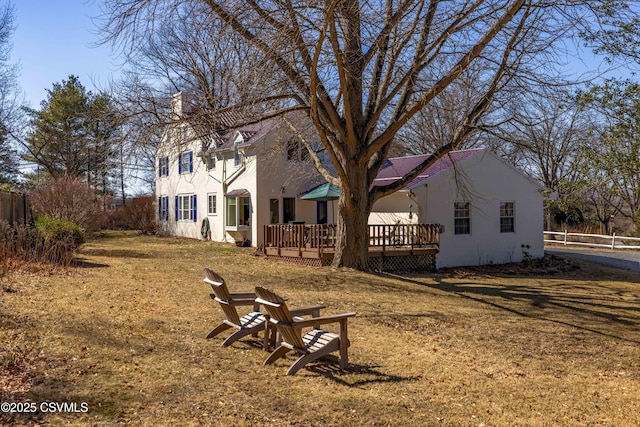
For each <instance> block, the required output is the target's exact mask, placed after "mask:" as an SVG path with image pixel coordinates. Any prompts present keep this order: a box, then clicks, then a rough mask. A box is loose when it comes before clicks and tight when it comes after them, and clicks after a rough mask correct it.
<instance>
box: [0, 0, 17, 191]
mask: <svg viewBox="0 0 640 427" xmlns="http://www.w3.org/2000/svg"><path fill="white" fill-rule="evenodd" d="M14 29H15V13H14V9H13V6H12V5H11V4H8V3H7V4H4V5H3V6H2V7H1V8H0V183H3V182H9V183H15V182H16V181H17V178H18V174H19V170H18V155H17V152H16V149H15V147H14V146H13V144H12V135H13V134H14V133H15V132H16V127H17V125H18V122H19V120H20V106H21V104H22V98H21V95H20V90H19V88H18V85H17V73H18V66H17V65H13V64H10V63H9V57H10V53H11V36H12V35H13V31H14Z"/></svg>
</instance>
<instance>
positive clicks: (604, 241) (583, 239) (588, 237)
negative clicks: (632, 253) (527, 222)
mask: <svg viewBox="0 0 640 427" xmlns="http://www.w3.org/2000/svg"><path fill="white" fill-rule="evenodd" d="M547 236H561V238H559V239H558V238H552V239H547ZM544 237H545V238H544V242H545V243H556V244H561V245H578V246H591V247H599V248H609V249H640V238H637V237H625V236H616V233H613V235H611V236H608V235H606V234H581V233H569V232H567V230H565V231H545V232H544ZM625 241H630V242H631V243H625Z"/></svg>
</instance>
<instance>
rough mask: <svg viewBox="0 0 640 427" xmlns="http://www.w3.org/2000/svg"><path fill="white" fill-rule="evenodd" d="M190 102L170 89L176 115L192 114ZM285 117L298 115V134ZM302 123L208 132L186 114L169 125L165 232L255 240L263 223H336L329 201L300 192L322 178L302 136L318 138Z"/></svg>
mask: <svg viewBox="0 0 640 427" xmlns="http://www.w3.org/2000/svg"><path fill="white" fill-rule="evenodd" d="M185 102H186V100H185V97H184V96H183V95H182V94H180V93H179V94H176V95H174V96H173V99H172V108H173V113H174V114H175V115H176V116H179V117H186V116H188V115H189V110H188V109H187V108H184V109H183V105H185ZM287 120H288V121H289V122H290V123H291V122H296V121H298V123H296V125H297V126H296V128H297V131H298V132H299V134H298V135H297V136H293V132H292V131H291V128H290V126H289V125H288V124H287ZM300 129H302V126H301V125H300V116H296V115H293V116H289V117H287V118H286V120H285V119H284V118H281V117H280V118H272V119H266V120H262V121H259V122H257V123H255V124H250V125H246V126H241V127H239V128H236V129H233V130H224V131H218V132H216V131H214V130H211V131H210V133H209V134H207V135H202V134H198V133H197V132H196V131H195V130H194V129H193V127H191V126H190V125H189V124H188V121H180V122H178V124H176V125H174V126H170V127H168V128H167V130H166V131H165V133H164V135H163V137H162V140H161V144H160V147H159V149H158V151H157V154H156V158H157V161H156V164H157V173H156V200H157V201H158V202H157V203H158V225H159V229H160V231H161V232H163V233H165V234H170V235H176V236H183V237H191V238H202V237H205V238H207V239H211V240H215V241H220V242H244V243H245V244H247V245H253V246H256V243H257V242H260V241H261V239H262V233H263V228H262V226H263V225H264V224H270V223H287V222H290V221H304V222H307V223H316V222H325V223H326V222H327V221H329V222H331V220H330V219H329V218H328V215H327V213H328V211H329V209H330V206H328V205H327V202H310V201H303V200H300V198H299V197H298V196H299V195H300V194H301V193H304V192H305V191H308V190H310V189H312V188H313V187H315V186H317V185H318V184H321V183H323V182H324V179H322V178H321V176H320V174H319V173H318V172H317V171H316V170H315V168H314V167H313V164H312V163H311V162H309V161H308V159H307V158H306V156H305V152H306V151H305V148H304V145H303V143H302V140H301V138H305V139H307V140H308V141H309V140H313V138H312V136H309V135H311V132H306V133H308V134H309V135H305V132H304V131H300ZM207 223H208V229H209V232H208V233H203V228H207ZM203 234H204V236H203Z"/></svg>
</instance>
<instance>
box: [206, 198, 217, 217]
mask: <svg viewBox="0 0 640 427" xmlns="http://www.w3.org/2000/svg"><path fill="white" fill-rule="evenodd" d="M217 214H218V196H217V195H216V193H209V194H207V215H217Z"/></svg>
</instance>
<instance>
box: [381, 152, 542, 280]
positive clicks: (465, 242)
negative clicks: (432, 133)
mask: <svg viewBox="0 0 640 427" xmlns="http://www.w3.org/2000/svg"><path fill="white" fill-rule="evenodd" d="M424 158H425V156H410V157H404V158H394V159H389V160H388V161H387V163H386V165H385V166H384V168H383V169H382V170H381V171H380V174H379V175H378V177H377V179H376V182H375V183H374V185H376V183H378V184H382V183H385V182H389V181H393V180H396V179H398V178H399V177H401V176H402V175H404V173H406V172H407V171H409V170H411V169H412V168H413V167H414V166H416V165H417V164H419V163H420V162H422V161H423V160H424ZM542 189H543V187H542V186H541V185H540V184H538V183H536V182H535V181H533V180H531V179H530V178H528V177H527V176H526V175H524V174H523V173H522V172H520V171H519V170H517V169H516V168H514V167H513V166H511V165H509V164H508V163H506V162H505V161H503V160H502V159H500V158H499V157H498V156H496V155H495V154H493V153H491V152H490V151H489V150H486V149H476V150H463V151H454V152H452V153H450V154H449V155H447V156H445V157H443V158H442V159H440V160H438V161H437V162H436V163H435V164H434V165H432V166H431V167H430V168H428V169H427V170H426V171H424V172H423V173H422V174H421V175H420V176H419V177H418V178H416V179H415V180H414V181H413V182H411V183H410V184H409V185H408V186H407V187H405V188H404V189H403V190H401V191H398V192H397V193H394V194H391V195H389V196H386V197H384V198H382V199H380V200H379V201H378V202H377V203H376V204H375V205H374V207H373V212H372V214H371V216H370V218H369V223H370V224H371V223H388V222H390V221H394V222H397V221H400V222H401V223H410V222H414V223H435V224H440V225H441V227H440V251H439V252H438V255H437V256H436V266H437V268H442V267H453V266H463V265H484V264H503V263H508V262H519V261H522V260H523V258H524V257H532V258H539V257H542V256H543V255H544V244H543V230H544V228H543V197H542V193H541V190H542Z"/></svg>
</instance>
